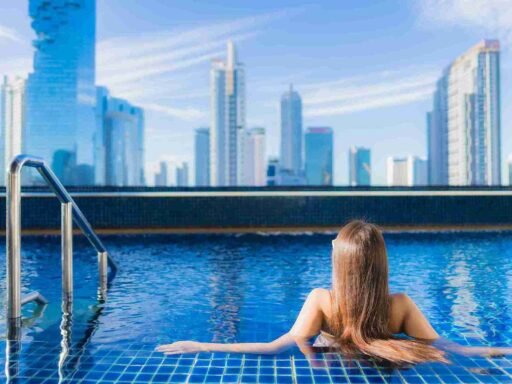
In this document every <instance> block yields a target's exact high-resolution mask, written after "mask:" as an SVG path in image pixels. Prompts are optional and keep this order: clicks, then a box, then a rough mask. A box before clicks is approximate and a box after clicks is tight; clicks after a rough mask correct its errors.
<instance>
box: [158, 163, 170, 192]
mask: <svg viewBox="0 0 512 384" xmlns="http://www.w3.org/2000/svg"><path fill="white" fill-rule="evenodd" d="M168 174H169V168H168V166H167V162H165V161H161V162H160V164H159V169H158V172H157V173H155V187H166V186H167V185H168V177H167V176H168Z"/></svg>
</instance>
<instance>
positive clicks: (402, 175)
mask: <svg viewBox="0 0 512 384" xmlns="http://www.w3.org/2000/svg"><path fill="white" fill-rule="evenodd" d="M408 171H409V169H408V166H407V158H406V157H388V160H387V172H386V177H387V184H388V186H389V187H401V186H407V185H409V180H410V177H409V174H408Z"/></svg>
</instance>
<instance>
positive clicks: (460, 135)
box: [427, 40, 501, 185]
mask: <svg viewBox="0 0 512 384" xmlns="http://www.w3.org/2000/svg"><path fill="white" fill-rule="evenodd" d="M500 108H501V107H500V46H499V42H498V41H497V40H484V41H482V42H480V43H478V44H477V45H475V46H473V47H472V48H470V49H469V50H468V51H467V52H466V53H464V54H463V55H461V56H459V57H458V58H456V59H455V60H454V61H453V62H452V63H451V64H450V66H449V67H448V68H447V69H446V70H445V72H444V75H443V77H442V78H441V79H440V80H439V82H438V84H437V90H436V93H435V94H434V108H433V111H432V113H431V114H430V115H428V117H427V119H428V126H429V171H430V172H429V173H430V180H431V183H439V182H442V181H444V180H446V181H447V182H448V184H450V185H499V184H501V143H500V135H501V133H500V131H501V126H500V125H501V124H500ZM445 174H446V178H445Z"/></svg>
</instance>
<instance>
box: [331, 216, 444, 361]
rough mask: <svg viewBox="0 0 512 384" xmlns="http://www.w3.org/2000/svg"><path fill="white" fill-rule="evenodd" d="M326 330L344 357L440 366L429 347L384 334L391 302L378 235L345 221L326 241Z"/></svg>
mask: <svg viewBox="0 0 512 384" xmlns="http://www.w3.org/2000/svg"><path fill="white" fill-rule="evenodd" d="M332 246H333V249H332V266H333V268H332V270H333V271H332V274H333V276H332V292H333V295H332V309H333V316H332V318H331V319H330V321H329V325H330V328H331V330H332V332H333V334H334V337H335V338H336V340H337V342H338V344H339V345H340V346H341V347H342V348H343V349H344V350H345V351H346V352H348V353H363V354H364V355H367V356H370V357H375V358H378V359H383V360H387V361H391V362H394V363H417V362H422V361H446V359H445V358H444V354H443V353H442V352H441V351H439V350H438V349H436V348H434V347H433V346H430V345H426V344H424V343H421V342H418V341H414V340H403V339H396V338H394V337H393V335H392V334H391V332H390V330H389V323H390V316H391V313H390V305H391V298H390V293H389V286H388V258H387V253H386V244H385V242H384V238H383V236H382V232H381V231H380V230H379V229H378V228H377V227H376V226H375V225H373V224H370V223H366V222H364V221H360V220H356V221H351V222H350V223H348V224H347V225H345V226H344V227H343V228H342V229H341V230H340V232H339V233H338V236H337V237H336V239H334V240H333V242H332Z"/></svg>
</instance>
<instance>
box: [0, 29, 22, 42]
mask: <svg viewBox="0 0 512 384" xmlns="http://www.w3.org/2000/svg"><path fill="white" fill-rule="evenodd" d="M2 39H5V40H9V41H11V42H15V43H25V40H24V39H23V38H22V37H21V36H20V35H19V34H18V32H16V31H15V30H14V29H12V28H9V27H6V26H5V25H0V40H2Z"/></svg>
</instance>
